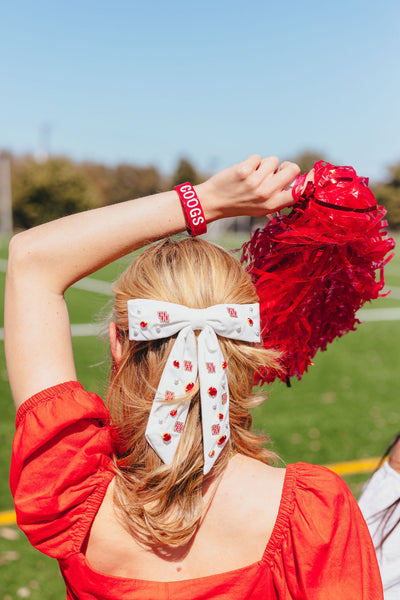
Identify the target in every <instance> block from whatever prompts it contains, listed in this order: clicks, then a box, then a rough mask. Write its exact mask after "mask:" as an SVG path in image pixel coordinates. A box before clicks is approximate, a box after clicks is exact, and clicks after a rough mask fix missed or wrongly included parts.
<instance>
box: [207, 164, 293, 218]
mask: <svg viewBox="0 0 400 600" xmlns="http://www.w3.org/2000/svg"><path fill="white" fill-rule="evenodd" d="M299 173H300V168H299V166H298V165H296V164H295V163H291V162H284V163H282V164H281V165H279V160H278V159H277V158H276V157H275V156H269V157H268V158H264V159H261V157H260V156H258V155H256V154H253V155H252V156H249V158H247V159H246V160H244V161H243V162H241V163H239V164H237V165H234V166H233V167H230V168H228V169H225V170H223V171H220V172H219V173H217V174H216V175H214V176H213V177H211V178H210V179H208V180H207V181H205V182H204V183H202V184H200V185H199V186H197V187H196V189H197V193H198V196H199V198H200V201H201V203H202V206H203V209H204V212H205V216H206V219H207V221H214V220H216V219H220V218H224V217H235V216H240V215H249V216H254V217H260V216H264V215H267V214H269V213H271V212H275V211H277V210H280V209H282V208H284V207H286V206H290V205H292V204H294V200H293V197H292V192H291V189H287V187H288V186H289V185H290V184H291V183H292V182H293V181H294V180H295V178H296V177H297V175H298V174H299Z"/></svg>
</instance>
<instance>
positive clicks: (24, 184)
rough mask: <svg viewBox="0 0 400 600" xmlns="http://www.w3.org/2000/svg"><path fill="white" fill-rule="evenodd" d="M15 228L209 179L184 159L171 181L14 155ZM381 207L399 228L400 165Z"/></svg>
mask: <svg viewBox="0 0 400 600" xmlns="http://www.w3.org/2000/svg"><path fill="white" fill-rule="evenodd" d="M322 158H324V157H322V156H321V155H320V154H317V153H316V152H303V153H301V154H299V155H298V156H296V157H294V158H293V160H294V161H295V162H297V163H298V164H299V165H300V168H301V171H302V173H304V172H306V171H309V170H310V169H311V168H312V166H313V164H314V162H316V161H317V160H320V159H322ZM10 159H11V173H12V207H13V219H14V227H15V228H19V229H27V228H29V227H33V226H35V225H39V224H41V223H44V222H46V221H50V220H52V219H56V218H59V217H62V216H65V215H68V214H72V213H74V212H78V211H82V210H87V209H90V208H96V207H99V206H104V205H106V204H114V203H116V202H122V201H124V200H129V199H133V198H139V197H141V196H147V195H150V194H154V193H157V192H161V191H164V190H167V189H171V187H173V186H174V185H177V184H179V183H183V182H185V181H190V182H191V183H193V184H194V185H195V184H198V183H200V182H201V181H203V180H204V179H205V178H206V174H202V173H201V172H199V171H198V170H197V169H196V167H195V166H194V165H193V164H192V162H191V161H190V160H188V159H187V158H181V159H180V160H179V161H178V164H177V165H176V168H175V170H174V172H173V173H172V174H171V175H170V176H165V175H162V174H161V173H160V171H159V170H158V169H157V167H155V166H148V167H141V166H135V165H131V164H118V165H116V166H114V167H111V166H106V165H104V164H100V163H95V162H89V161H86V162H80V163H77V162H74V161H72V160H70V159H69V158H67V157H54V158H48V159H47V160H43V161H37V160H35V159H34V158H33V157H32V156H23V157H17V156H10ZM371 189H372V191H373V193H374V194H375V196H376V199H377V202H378V204H381V205H383V206H384V207H385V208H386V209H387V220H388V223H389V226H390V227H391V228H393V229H400V162H399V163H397V164H394V165H392V166H390V167H389V168H388V172H387V177H386V179H385V181H383V182H380V183H378V184H376V185H373V186H371Z"/></svg>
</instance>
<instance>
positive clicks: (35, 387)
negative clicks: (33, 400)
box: [5, 155, 299, 407]
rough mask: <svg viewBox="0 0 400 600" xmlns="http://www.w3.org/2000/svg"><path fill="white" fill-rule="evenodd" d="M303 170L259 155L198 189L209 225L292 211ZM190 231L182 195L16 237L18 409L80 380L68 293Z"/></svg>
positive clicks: (12, 375) (11, 356) (11, 273)
mask: <svg viewBox="0 0 400 600" xmlns="http://www.w3.org/2000/svg"><path fill="white" fill-rule="evenodd" d="M298 172H299V168H298V167H297V165H294V164H293V163H283V164H282V165H281V166H280V167H279V168H278V159H277V158H275V157H269V158H266V159H263V160H261V158H260V157H259V156H257V155H254V156H251V157H249V158H248V159H246V160H245V161H244V162H242V163H240V164H238V165H235V166H233V167H230V168H229V169H225V170H224V171H221V172H219V173H217V174H216V175H214V176H213V177H211V178H210V179H208V180H207V181H206V182H204V183H202V184H200V185H199V186H196V192H197V194H198V197H199V199H200V202H201V204H202V206H203V210H204V213H205V217H206V220H207V222H208V223H209V222H211V221H215V220H217V219H220V218H223V217H231V216H237V215H252V216H260V215H265V214H267V213H269V212H273V211H276V210H279V209H280V208H283V207H284V206H288V205H290V204H292V203H293V201H292V196H291V192H290V191H285V190H284V188H285V187H286V186H287V185H288V184H289V183H291V182H292V181H293V180H294V178H295V177H296V175H297V174H298ZM184 229H185V219H184V215H183V212H182V208H181V205H180V202H179V199H178V195H177V194H176V192H174V191H171V192H165V193H161V194H156V195H154V196H149V197H146V198H140V199H137V200H130V201H128V202H123V203H121V204H117V205H111V206H106V207H103V208H99V209H95V210H91V211H87V212H83V213H78V214H75V215H71V216H68V217H64V218H62V219H59V220H57V221H53V222H51V223H46V224H44V225H40V226H39V227H35V228H33V229H30V230H28V231H25V232H23V233H20V234H17V235H16V236H15V237H14V238H13V239H12V241H11V243H10V252H9V264H8V269H7V280H6V299H5V350H6V360H7V368H8V375H9V381H10V385H11V390H12V394H13V397H14V401H15V404H16V406H17V407H18V406H19V405H20V404H21V403H22V402H23V401H24V400H26V399H27V398H29V397H30V396H32V395H33V394H35V393H36V392H39V391H40V390H42V389H44V388H47V387H50V386H52V385H56V384H58V383H61V382H63V381H68V380H73V379H76V373H75V366H74V360H73V355H72V344H71V332H70V323H69V318H68V312H67V308H66V305H65V301H64V292H65V290H66V289H67V288H68V287H69V286H70V285H72V284H73V283H75V282H76V281H78V280H79V279H81V278H82V277H85V276H86V275H89V274H90V273H93V272H94V271H96V270H97V269H99V268H101V267H102V266H104V265H106V264H108V263H110V262H112V261H113V260H116V259H117V258H119V257H121V256H124V255H125V254H128V253H129V252H131V251H132V250H134V249H136V248H140V247H141V246H143V245H145V244H147V243H149V242H152V241H155V240H157V239H160V238H162V237H165V236H168V235H172V234H174V233H177V232H179V231H183V230H184Z"/></svg>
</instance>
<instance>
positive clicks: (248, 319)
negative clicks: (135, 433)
mask: <svg viewBox="0 0 400 600" xmlns="http://www.w3.org/2000/svg"><path fill="white" fill-rule="evenodd" d="M128 318H129V339H130V340H136V341H144V340H157V339H161V338H166V337H170V336H172V335H174V334H175V333H178V332H179V333H178V336H177V338H176V341H175V344H174V346H173V348H172V350H171V353H170V355H169V357H168V359H167V363H166V365H165V368H164V371H163V373H162V375H161V379H160V383H159V385H158V388H157V392H156V395H155V398H154V402H153V406H152V409H151V412H150V416H149V420H148V424H147V428H146V439H147V441H148V442H149V444H150V445H151V447H152V448H153V449H154V450H155V452H156V453H157V454H158V456H159V457H160V458H161V460H162V461H163V462H164V463H165V464H170V463H171V462H172V461H173V459H174V456H175V452H176V449H177V447H178V444H179V441H180V438H181V434H182V431H183V428H184V426H185V422H186V417H187V414H188V411H189V406H190V400H189V401H186V402H182V398H184V397H185V395H186V394H187V393H188V392H189V391H190V390H191V389H192V388H193V387H194V385H195V382H196V379H197V373H198V374H199V382H200V399H201V418H202V427H203V449H204V474H206V473H208V472H209V471H210V469H211V468H212V466H213V464H214V462H215V461H216V460H217V458H218V456H219V454H220V453H221V451H222V449H223V448H224V446H225V444H226V442H227V440H228V439H229V435H230V429H229V389H228V380H227V377H226V368H227V367H228V368H229V365H227V364H226V362H225V359H224V357H223V355H222V351H221V348H220V345H219V343H218V338H217V335H216V334H218V335H221V336H223V337H227V338H231V339H235V340H243V341H247V342H259V341H260V309H259V304H258V303H255V304H217V305H215V306H210V307H209V308H204V309H197V308H189V307H187V306H182V305H180V304H172V303H170V302H161V301H158V300H147V299H135V300H128ZM196 330H201V333H200V334H199V336H198V338H197V348H196V337H195V335H194V331H196Z"/></svg>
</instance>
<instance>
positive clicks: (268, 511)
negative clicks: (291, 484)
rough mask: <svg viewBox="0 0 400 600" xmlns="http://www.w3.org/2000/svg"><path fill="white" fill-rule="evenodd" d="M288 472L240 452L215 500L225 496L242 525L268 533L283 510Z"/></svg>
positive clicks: (232, 461) (231, 464) (237, 520)
mask: <svg viewBox="0 0 400 600" xmlns="http://www.w3.org/2000/svg"><path fill="white" fill-rule="evenodd" d="M285 473H286V469H280V468H276V467H271V466H268V465H265V464H264V463H261V462H259V461H258V460H255V459H252V458H249V457H246V456H243V455H239V454H238V455H236V456H234V457H233V458H232V460H231V461H230V464H229V467H228V468H227V471H226V474H225V476H224V478H223V480H222V482H221V484H220V489H219V493H218V494H217V496H219V498H218V497H217V498H215V500H216V501H217V502H219V500H220V499H221V498H223V499H224V502H225V506H229V509H230V511H232V514H234V515H235V522H236V523H237V525H238V526H240V524H241V523H247V525H246V527H248V526H249V524H251V526H254V529H255V530H256V531H260V528H261V530H263V531H264V535H265V533H266V532H267V531H269V532H270V531H272V529H273V526H274V524H275V521H276V518H277V515H278V512H279V506H280V503H281V498H282V490H283V484H284V480H285ZM250 517H251V518H250Z"/></svg>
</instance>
